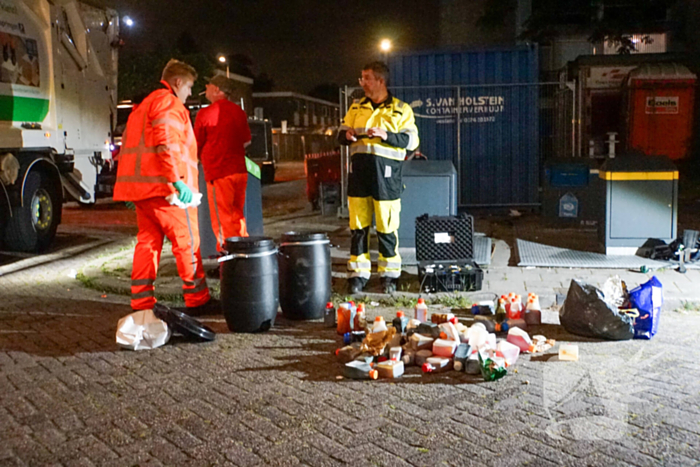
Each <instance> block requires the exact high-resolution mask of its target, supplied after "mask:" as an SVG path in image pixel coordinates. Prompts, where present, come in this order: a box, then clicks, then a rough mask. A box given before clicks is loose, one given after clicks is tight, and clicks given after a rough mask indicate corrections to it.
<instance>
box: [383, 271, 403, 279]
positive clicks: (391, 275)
mask: <svg viewBox="0 0 700 467" xmlns="http://www.w3.org/2000/svg"><path fill="white" fill-rule="evenodd" d="M379 277H389V278H391V279H398V278H399V277H401V271H380V272H379Z"/></svg>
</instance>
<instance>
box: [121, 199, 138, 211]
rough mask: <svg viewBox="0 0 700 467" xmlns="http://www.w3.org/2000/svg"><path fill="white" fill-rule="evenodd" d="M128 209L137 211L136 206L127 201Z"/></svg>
mask: <svg viewBox="0 0 700 467" xmlns="http://www.w3.org/2000/svg"><path fill="white" fill-rule="evenodd" d="M124 204H126V207H127V208H128V209H129V210H131V211H136V205H135V204H134V203H133V202H132V201H125V202H124Z"/></svg>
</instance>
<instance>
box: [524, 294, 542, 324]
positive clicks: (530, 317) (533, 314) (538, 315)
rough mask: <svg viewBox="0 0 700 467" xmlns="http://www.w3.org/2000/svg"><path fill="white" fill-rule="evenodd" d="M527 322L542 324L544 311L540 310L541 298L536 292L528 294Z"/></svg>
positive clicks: (525, 317) (525, 316)
mask: <svg viewBox="0 0 700 467" xmlns="http://www.w3.org/2000/svg"><path fill="white" fill-rule="evenodd" d="M523 318H524V319H525V322H526V323H527V324H528V325H531V326H538V325H540V324H542V311H541V310H540V299H539V297H538V296H537V295H535V294H528V298H527V306H526V307H525V315H524V316H523Z"/></svg>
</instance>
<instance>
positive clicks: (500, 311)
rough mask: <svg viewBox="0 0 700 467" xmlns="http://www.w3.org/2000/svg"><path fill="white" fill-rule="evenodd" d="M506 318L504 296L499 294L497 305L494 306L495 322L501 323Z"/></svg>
mask: <svg viewBox="0 0 700 467" xmlns="http://www.w3.org/2000/svg"><path fill="white" fill-rule="evenodd" d="M507 318H508V312H507V311H506V297H505V296H501V298H499V299H498V307H497V308H496V322H497V323H502V322H503V321H505V320H506V319H507Z"/></svg>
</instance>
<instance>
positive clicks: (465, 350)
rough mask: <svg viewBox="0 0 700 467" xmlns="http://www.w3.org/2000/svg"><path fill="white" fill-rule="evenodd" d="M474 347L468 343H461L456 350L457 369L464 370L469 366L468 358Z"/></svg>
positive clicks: (455, 367) (455, 364)
mask: <svg viewBox="0 0 700 467" xmlns="http://www.w3.org/2000/svg"><path fill="white" fill-rule="evenodd" d="M471 350H472V348H471V347H469V345H468V344H459V345H458V346H457V350H455V361H454V364H453V367H454V369H455V371H464V369H465V368H466V367H467V359H468V358H469V354H470V353H471Z"/></svg>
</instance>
